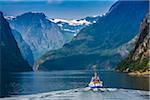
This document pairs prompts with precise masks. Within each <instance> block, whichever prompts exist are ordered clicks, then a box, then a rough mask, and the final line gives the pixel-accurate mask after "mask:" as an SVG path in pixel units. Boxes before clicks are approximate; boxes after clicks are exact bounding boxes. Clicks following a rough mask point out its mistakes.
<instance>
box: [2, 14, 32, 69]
mask: <svg viewBox="0 0 150 100" xmlns="http://www.w3.org/2000/svg"><path fill="white" fill-rule="evenodd" d="M0 35H1V38H0V41H1V42H0V48H1V57H0V61H1V69H0V70H1V72H5V71H9V72H14V71H17V72H21V71H31V70H32V68H31V67H30V66H29V64H28V63H27V61H25V60H24V59H23V57H22V55H21V53H20V50H19V48H18V46H17V42H16V41H15V39H14V37H13V35H12V31H11V29H10V26H9V23H8V22H7V21H6V19H5V18H4V16H3V13H2V12H0Z"/></svg>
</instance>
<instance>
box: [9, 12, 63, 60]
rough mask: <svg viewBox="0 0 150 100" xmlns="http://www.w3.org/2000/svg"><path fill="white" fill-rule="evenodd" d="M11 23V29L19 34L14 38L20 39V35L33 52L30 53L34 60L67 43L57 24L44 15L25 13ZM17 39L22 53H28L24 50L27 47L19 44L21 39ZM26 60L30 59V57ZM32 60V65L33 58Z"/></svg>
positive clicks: (10, 21)
mask: <svg viewBox="0 0 150 100" xmlns="http://www.w3.org/2000/svg"><path fill="white" fill-rule="evenodd" d="M9 23H10V25H11V28H12V29H13V30H14V31H15V32H18V34H16V33H14V36H15V37H19V36H16V35H20V36H21V37H22V39H23V40H24V42H25V43H26V44H27V45H28V46H29V47H30V49H31V51H30V52H29V53H30V54H31V52H32V53H33V58H34V60H36V59H37V58H39V57H40V56H41V55H43V54H44V53H45V52H47V51H49V50H52V49H58V48H60V47H62V46H63V44H64V43H65V39H64V35H63V34H62V33H61V30H60V28H59V27H58V26H57V25H56V24H55V23H52V22H50V21H49V20H48V19H46V16H45V15H44V14H42V13H25V14H23V15H21V16H17V17H16V18H14V19H12V20H9ZM19 33H20V34H19ZM16 39H17V40H18V44H19V45H20V48H21V50H22V52H25V53H27V52H26V51H25V50H26V49H22V48H24V46H25V45H23V44H22V43H20V42H19V38H16ZM27 45H26V46H27ZM26 48H28V47H26ZM30 54H27V55H30ZM24 55H26V54H24ZM27 55H26V56H27ZM25 58H26V59H28V60H29V59H30V58H28V57H25ZM30 60H31V61H30V62H31V63H32V58H31V59H30Z"/></svg>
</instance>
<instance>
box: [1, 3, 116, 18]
mask: <svg viewBox="0 0 150 100" xmlns="http://www.w3.org/2000/svg"><path fill="white" fill-rule="evenodd" d="M114 2H116V0H0V11H2V12H3V13H4V15H5V16H17V15H20V14H23V13H26V12H43V13H44V14H45V15H46V16H47V17H48V18H62V19H81V18H84V17H87V16H95V15H101V14H103V13H106V12H107V11H108V10H109V8H110V7H111V5H112V4H113V3H114Z"/></svg>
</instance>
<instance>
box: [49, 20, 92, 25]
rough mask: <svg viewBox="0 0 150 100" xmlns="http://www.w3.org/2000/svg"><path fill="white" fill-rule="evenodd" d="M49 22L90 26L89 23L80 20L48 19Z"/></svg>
mask: <svg viewBox="0 0 150 100" xmlns="http://www.w3.org/2000/svg"><path fill="white" fill-rule="evenodd" d="M49 20H50V21H52V22H54V23H58V22H64V23H68V24H69V25H71V26H78V25H89V24H92V23H91V22H89V21H87V20H85V19H82V20H65V19H49Z"/></svg>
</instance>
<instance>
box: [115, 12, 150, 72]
mask: <svg viewBox="0 0 150 100" xmlns="http://www.w3.org/2000/svg"><path fill="white" fill-rule="evenodd" d="M149 23H150V13H149V14H147V16H146V17H145V18H144V20H143V22H142V23H141V26H140V31H139V33H140V35H139V37H138V40H137V41H136V46H135V48H134V50H133V51H132V52H131V53H130V54H129V56H128V57H127V58H126V59H125V60H123V61H122V62H121V63H120V64H119V65H118V67H117V70H120V71H127V72H132V71H146V70H148V69H149V68H150V61H149V57H150V55H149V53H150V47H149V46H150V36H149V32H150V31H149Z"/></svg>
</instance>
